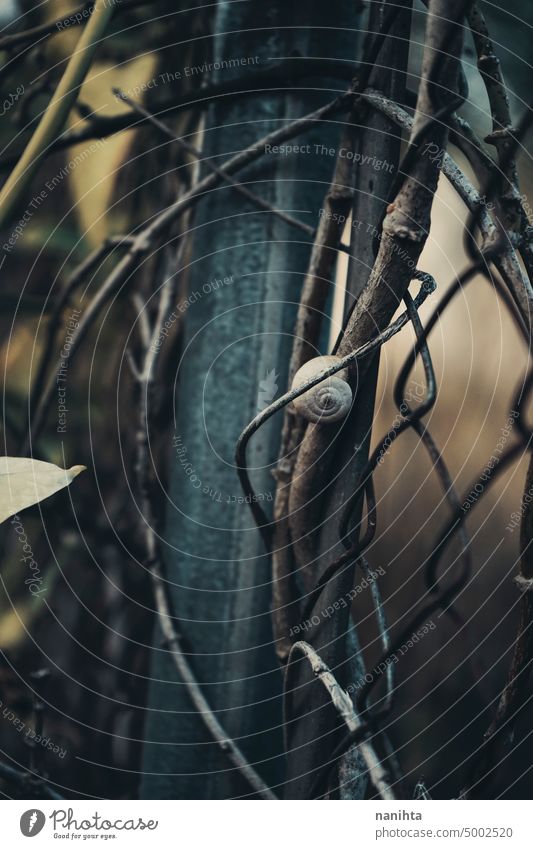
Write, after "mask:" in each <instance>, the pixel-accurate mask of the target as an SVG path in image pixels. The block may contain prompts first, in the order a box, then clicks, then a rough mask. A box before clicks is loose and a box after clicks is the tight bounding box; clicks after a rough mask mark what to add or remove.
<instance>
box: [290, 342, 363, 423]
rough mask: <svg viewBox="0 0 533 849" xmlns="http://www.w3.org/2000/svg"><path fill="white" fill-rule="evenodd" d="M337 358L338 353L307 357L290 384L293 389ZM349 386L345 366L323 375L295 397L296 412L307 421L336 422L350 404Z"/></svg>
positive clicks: (347, 411) (336, 361)
mask: <svg viewBox="0 0 533 849" xmlns="http://www.w3.org/2000/svg"><path fill="white" fill-rule="evenodd" d="M339 362H340V357H334V356H324V357H314V359H312V360H308V362H306V363H305V364H304V365H303V366H302V367H301V368H300V369H298V371H297V372H296V374H295V375H294V379H293V381H292V388H293V389H296V388H297V387H299V386H301V385H302V384H303V383H306V382H307V381H308V380H311V378H313V377H315V376H316V375H318V374H320V372H322V371H324V370H325V369H327V368H331V366H333V365H336V364H337V363H339ZM352 397H353V396H352V389H351V387H350V384H349V383H348V369H346V368H345V369H341V370H340V371H338V372H336V374H334V375H332V376H331V377H327V378H325V379H324V380H322V381H321V382H320V383H317V385H316V386H313V387H312V389H308V391H307V392H304V393H303V395H299V396H298V398H295V399H294V401H293V404H294V406H295V408H296V410H297V412H298V413H299V414H300V415H301V416H302V417H303V418H304V419H306V420H307V421H308V422H321V423H322V424H328V423H329V422H338V421H340V420H341V419H344V418H346V416H347V415H348V413H349V411H350V408H351V406H352Z"/></svg>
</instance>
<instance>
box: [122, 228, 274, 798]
mask: <svg viewBox="0 0 533 849" xmlns="http://www.w3.org/2000/svg"><path fill="white" fill-rule="evenodd" d="M184 244H185V242H184V240H182V241H181V243H180V248H179V250H178V258H177V262H176V264H177V265H178V266H179V257H180V256H181V255H182V253H183V246H184ZM175 280H176V275H175V274H173V275H170V277H169V279H167V280H166V282H165V283H164V284H163V286H162V287H161V291H160V295H159V304H158V311H157V317H156V319H155V321H154V325H153V329H152V334H151V338H150V342H149V345H148V346H146V345H144V344H143V352H142V359H141V363H140V365H137V366H136V367H135V368H134V369H133V375H134V377H135V378H136V380H137V382H138V390H139V422H138V429H137V439H136V448H137V456H136V463H135V471H136V475H137V484H138V489H139V496H140V506H141V513H142V521H143V528H144V538H145V544H146V556H147V565H148V568H149V571H150V575H151V577H152V584H153V590H154V598H155V605H156V610H157V614H158V620H159V625H160V627H161V630H162V632H163V636H164V638H165V642H166V645H167V646H168V648H169V650H170V654H171V657H172V661H173V663H174V665H175V667H176V669H177V671H178V674H179V676H180V679H181V680H182V681H183V683H184V684H185V686H186V688H187V693H188V695H189V698H190V700H191V702H192V704H193V705H194V708H195V709H196V711H197V712H198V715H199V717H200V719H201V721H202V722H203V723H204V725H205V727H206V729H207V731H208V733H209V736H210V737H211V738H212V739H213V740H214V741H215V743H216V744H217V745H218V746H219V748H220V750H221V751H222V752H223V753H224V754H225V755H226V757H227V758H228V759H229V761H230V762H231V763H232V764H233V766H234V767H235V768H236V769H237V770H238V771H239V772H240V774H241V775H242V777H243V778H244V780H245V781H246V782H247V783H248V784H249V785H250V787H251V788H252V789H253V790H254V792H255V793H256V794H257V795H258V796H260V797H261V798H263V799H275V798H276V796H275V795H274V794H273V793H272V791H271V790H270V789H269V788H268V787H267V786H266V784H265V783H264V781H263V780H262V778H261V777H260V776H259V774H258V773H257V772H256V771H255V770H254V768H253V767H252V766H251V764H249V763H248V761H247V760H246V758H245V757H244V755H243V753H242V752H241V750H240V748H239V747H238V746H237V744H236V743H235V741H234V740H232V739H231V737H229V736H228V735H227V734H226V732H225V731H224V728H223V727H222V725H221V724H220V722H219V721H218V719H217V718H216V716H215V714H214V713H213V711H212V709H211V707H210V705H209V703H208V702H207V699H206V698H205V696H204V694H203V693H202V690H201V687H200V684H199V682H198V681H197V679H196V676H195V674H194V672H193V669H192V666H191V665H190V663H189V661H188V660H187V657H186V654H185V653H184V652H183V650H182V646H181V642H182V639H181V636H180V634H179V632H178V630H177V628H176V621H177V620H176V617H175V615H174V614H173V612H172V606H171V601H170V598H169V596H168V593H167V590H166V586H165V581H164V579H163V565H162V562H161V556H160V551H159V543H158V537H157V534H156V532H155V514H154V510H153V507H152V502H151V497H150V484H149V471H148V470H149V464H150V452H149V429H150V409H149V401H150V398H151V395H152V391H151V389H152V384H153V380H154V376H155V370H156V365H157V358H158V353H159V350H160V349H159V347H158V346H157V340H158V338H159V334H160V333H161V329H162V327H163V324H164V322H165V319H166V317H167V315H168V312H169V308H170V305H171V303H172V300H173V297H174V293H175ZM141 341H142V340H141Z"/></svg>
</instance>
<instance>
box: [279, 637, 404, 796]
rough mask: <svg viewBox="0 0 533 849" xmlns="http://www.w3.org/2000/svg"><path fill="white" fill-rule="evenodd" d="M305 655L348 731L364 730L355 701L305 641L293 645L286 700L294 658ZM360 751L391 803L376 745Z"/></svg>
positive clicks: (365, 742)
mask: <svg viewBox="0 0 533 849" xmlns="http://www.w3.org/2000/svg"><path fill="white" fill-rule="evenodd" d="M296 654H302V655H303V657H304V658H305V659H306V660H307V661H309V664H310V666H311V670H312V672H313V675H314V676H315V677H316V678H318V680H319V681H320V682H321V684H323V686H324V687H325V688H326V690H327V691H328V693H329V695H330V697H331V701H332V703H333V707H334V708H335V710H336V711H337V713H338V714H339V717H340V718H341V719H342V720H343V722H344V723H345V725H346V727H347V729H348V732H349V733H354V732H357V731H359V730H360V729H361V728H362V722H361V720H360V718H359V716H358V714H357V713H356V711H355V708H354V706H353V704H352V700H351V698H350V696H349V695H348V693H347V692H346V691H345V690H343V689H342V687H341V686H340V684H339V683H338V681H337V679H336V678H335V676H334V675H333V674H332V672H331V670H330V669H329V667H328V666H327V665H326V664H325V663H324V661H323V660H322V659H321V658H320V656H319V655H318V654H317V653H316V651H315V650H314V649H313V648H312V646H310V645H309V643H306V642H304V641H300V642H297V643H295V644H294V645H293V647H292V649H291V653H290V655H289V659H288V662H287V670H286V677H285V692H286V696H285V698H286V699H287V700H288V699H290V697H291V695H292V691H291V689H290V686H289V685H290V676H291V667H292V665H293V664H294V662H295V661H294V656H295V655H296ZM286 713H287V716H291V711H290V709H289V708H287V711H286ZM357 747H358V748H359V751H360V752H361V754H362V756H363V758H364V760H365V763H366V766H367V769H368V774H369V776H370V780H371V782H372V784H373V785H374V787H375V788H376V790H377V791H378V793H379V795H380V796H381V798H382V799H385V800H388V801H391V800H393V799H394V798H395V796H394V793H393V791H392V788H391V786H390V784H389V779H388V775H387V772H386V770H385V769H384V767H383V765H382V763H381V761H380V760H379V758H378V756H377V755H376V753H375V751H374V748H373V746H372V745H371V743H370V742H369V741H368V740H364V739H363V740H362V741H361V742H360V743H358V744H357Z"/></svg>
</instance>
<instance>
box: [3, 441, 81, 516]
mask: <svg viewBox="0 0 533 849" xmlns="http://www.w3.org/2000/svg"><path fill="white" fill-rule="evenodd" d="M86 468H87V467H86V466H72V468H71V469H60V468H59V466H54V464H53V463H45V462H44V461H43V460H32V459H31V458H28V457H0V522H5V520H6V519H9V517H10V516H14V515H15V514H16V513H18V512H19V510H24V509H25V508H26V507H31V506H32V504H38V502H39V501H44V499H45V498H48V497H49V496H50V495H53V494H54V492H58V491H59V490H60V489H64V488H65V487H66V486H68V485H69V484H70V483H71V482H72V481H73V480H74V478H75V477H77V476H78V475H79V473H80V472H83V471H84V470H85V469H86Z"/></svg>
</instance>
